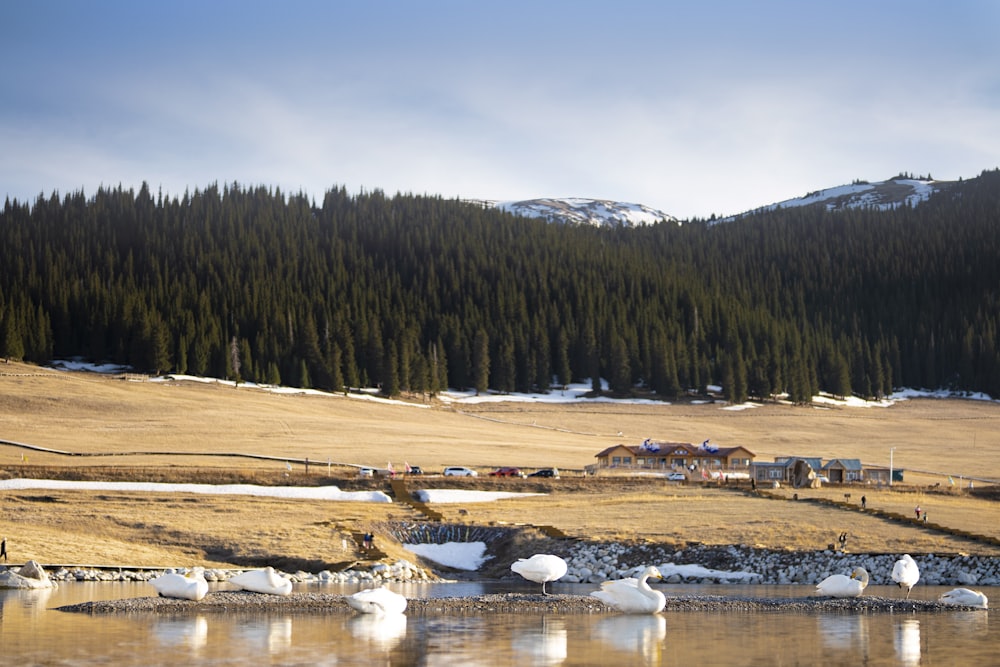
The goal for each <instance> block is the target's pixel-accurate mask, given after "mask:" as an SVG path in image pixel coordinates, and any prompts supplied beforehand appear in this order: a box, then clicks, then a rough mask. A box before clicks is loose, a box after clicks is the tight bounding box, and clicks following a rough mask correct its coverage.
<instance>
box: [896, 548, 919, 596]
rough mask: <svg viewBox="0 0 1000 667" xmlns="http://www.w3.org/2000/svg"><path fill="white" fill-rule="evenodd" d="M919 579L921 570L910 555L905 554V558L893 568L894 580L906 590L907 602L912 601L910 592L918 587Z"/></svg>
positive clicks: (898, 561)
mask: <svg viewBox="0 0 1000 667" xmlns="http://www.w3.org/2000/svg"><path fill="white" fill-rule="evenodd" d="M919 579H920V568H918V567H917V562H916V561H915V560H913V558H911V557H910V554H903V557H902V558H900V559H899V560H897V561H896V563H895V564H894V565H893V566H892V580H893V581H895V582H896V583H897V584H899V587H900V588H905V589H906V599H907V600H909V599H910V590H911V589H912V588H913V587H914V586H916V585H917V581H918V580H919Z"/></svg>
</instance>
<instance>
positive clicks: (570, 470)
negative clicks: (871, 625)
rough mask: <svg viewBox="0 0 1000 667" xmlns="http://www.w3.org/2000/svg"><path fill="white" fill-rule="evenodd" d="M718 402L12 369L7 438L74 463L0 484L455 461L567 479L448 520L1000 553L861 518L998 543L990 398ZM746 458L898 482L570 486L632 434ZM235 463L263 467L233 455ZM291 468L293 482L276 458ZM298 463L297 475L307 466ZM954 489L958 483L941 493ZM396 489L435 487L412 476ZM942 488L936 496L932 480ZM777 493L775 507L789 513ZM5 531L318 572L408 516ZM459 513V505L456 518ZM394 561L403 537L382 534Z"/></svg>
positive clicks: (263, 478) (215, 508)
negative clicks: (438, 395)
mask: <svg viewBox="0 0 1000 667" xmlns="http://www.w3.org/2000/svg"><path fill="white" fill-rule="evenodd" d="M724 407H725V406H722V405H720V404H688V403H683V404H677V405H630V404H614V403H582V402H578V403H573V404H552V403H543V402H532V403H511V402H501V403H479V404H449V403H443V402H440V401H433V402H431V401H428V402H417V401H413V402H409V403H404V402H380V401H370V400H362V399H359V398H353V397H345V396H328V395H327V396H317V395H307V394H278V393H272V392H267V391H263V390H260V389H255V388H248V387H240V388H238V389H235V388H233V387H232V386H227V385H222V384H216V383H198V382H176V381H165V382H128V381H123V380H117V379H113V378H111V377H107V376H99V375H95V374H90V373H70V372H61V371H59V372H57V371H51V370H46V369H40V368H36V367H33V366H28V365H22V364H16V363H11V364H5V365H2V366H0V439H2V440H5V441H9V442H15V443H25V444H30V445H34V446H37V447H42V448H49V449H53V450H61V451H65V452H72V453H73V454H76V455H74V456H67V455H63V454H57V453H48V452H41V451H35V450H28V449H24V448H21V447H17V446H12V445H0V477H5V478H11V477H21V476H44V475H46V474H52V471H58V472H60V473H61V474H75V475H79V476H84V477H90V478H102V479H111V478H114V479H132V478H137V479H138V478H141V479H158V480H162V481H170V480H186V481H187V480H197V481H231V480H232V479H234V478H238V479H239V480H241V481H249V482H253V483H258V484H285V483H311V484H316V483H336V484H338V485H339V486H342V488H344V489H345V490H350V489H351V488H354V487H357V488H362V487H365V486H369V487H370V488H381V489H383V490H386V491H388V490H389V488H388V484H387V483H386V482H385V481H383V480H374V481H360V480H356V479H355V478H354V477H353V476H352V473H353V469H352V468H349V467H346V466H344V465H342V464H358V465H370V466H377V467H384V466H385V465H386V464H387V462H389V461H392V462H393V464H395V465H396V466H397V467H400V466H402V464H403V462H404V461H405V462H409V463H411V464H419V465H421V466H422V467H423V468H424V470H425V471H426V472H439V471H440V469H441V468H442V467H443V466H446V465H468V466H472V467H476V468H478V469H479V470H480V472H481V474H485V473H486V472H487V471H488V470H490V469H491V468H493V467H496V466H501V465H517V466H521V467H522V468H524V469H527V470H530V469H533V468H536V467H545V466H556V467H559V468H560V469H561V470H562V471H563V472H564V475H563V479H561V480H554V481H552V482H551V483H542V482H536V481H531V480H518V479H510V480H486V479H482V478H480V479H479V480H478V481H476V482H472V481H470V480H458V479H451V478H450V479H449V480H447V485H448V486H458V487H462V486H467V485H470V484H475V485H477V486H478V487H484V486H489V487H491V488H509V489H511V490H525V491H542V492H544V493H545V495H542V496H531V497H524V498H518V499H511V500H502V501H497V502H491V503H476V504H468V505H464V506H439V507H438V509H440V510H441V511H442V512H443V513H444V514H445V517H446V519H447V520H454V521H456V522H475V523H484V524H485V523H527V524H535V525H551V526H555V527H556V528H558V529H560V530H562V531H563V532H565V533H567V534H569V535H572V536H578V537H592V538H596V539H624V540H652V541H658V542H668V543H674V544H684V543H687V542H703V543H707V544H729V543H742V544H750V545H759V546H766V547H772V548H795V549H822V548H825V547H826V545H827V544H829V543H831V542H833V541H834V540H835V538H836V536H837V535H838V534H839V533H840V532H841V531H847V532H848V533H849V535H850V539H849V543H848V547H849V548H850V549H851V550H853V551H871V552H896V551H902V550H903V549H906V550H909V551H911V552H958V551H964V552H969V553H989V554H998V555H1000V549H998V548H997V547H995V546H992V545H991V544H989V543H984V542H976V541H970V540H966V539H962V538H958V537H954V536H951V535H949V534H947V533H946V532H943V531H937V530H929V529H926V528H923V527H921V526H919V525H915V524H911V523H909V522H898V521H886V520H885V519H883V518H879V517H877V516H874V515H872V513H862V512H860V511H858V510H857V509H856V508H853V509H852V508H841V507H836V506H832V505H822V504H818V503H814V502H803V501H807V500H812V499H814V498H815V499H819V498H827V499H830V500H844V498H843V495H844V493H847V492H849V493H852V503H853V504H855V505H856V504H857V501H858V499H859V498H860V496H861V495H862V493H865V494H867V498H868V506H869V508H873V509H874V508H882V509H886V510H891V511H895V512H898V513H900V514H903V515H909V514H911V513H912V510H913V507H914V506H915V505H916V504H920V505H921V506H922V507H923V508H925V509H926V510H927V511H928V512H930V517H931V522H933V523H938V524H941V525H945V526H949V527H954V528H959V529H965V530H972V531H973V532H978V533H980V534H984V533H985V534H988V535H991V536H993V537H996V538H1000V521H998V520H997V519H998V518H1000V506H998V504H997V503H996V501H993V500H987V499H983V498H979V497H971V496H970V495H969V494H968V493H967V492H966V489H964V487H965V486H966V485H967V484H968V480H969V479H976V480H979V481H977V482H976V485H977V487H979V488H982V487H984V486H986V485H987V482H986V481H985V480H997V479H1000V406H998V405H997V404H994V403H986V402H979V401H963V400H930V399H925V400H910V401H903V402H900V403H898V404H896V405H894V406H892V407H888V408H854V407H851V408H848V407H793V406H786V405H767V406H762V407H757V408H754V409H746V410H728V409H724ZM647 437H651V438H653V439H655V440H668V441H682V442H701V441H703V440H705V439H706V438H710V439H711V440H712V441H713V442H715V443H716V444H718V445H720V446H730V445H744V446H746V447H747V448H749V449H750V450H751V451H753V452H754V453H755V454H756V456H757V458H758V459H759V460H771V459H773V458H774V457H775V456H781V455H790V454H794V455H803V456H821V457H823V458H830V457H850V458H860V459H862V460H863V461H865V462H866V463H871V464H881V465H888V463H889V450H890V448H895V450H894V464H895V466H896V467H897V468H902V469H904V470H906V473H905V483H904V484H897V485H895V486H894V487H893V489H892V490H888V489H883V490H876V489H873V488H861V487H855V488H840V487H826V488H823V489H817V490H799V491H798V493H799V496H800V500H799V501H794V500H791V494H792V493H793V491H792V490H787V489H781V490H779V491H778V492H777V493H776V494H775V497H773V498H772V497H759V496H752V495H750V494H747V493H744V492H742V491H736V490H734V489H731V488H730V489H726V488H717V487H708V488H701V486H700V485H692V486H684V485H677V484H669V483H666V482H664V481H662V480H659V479H639V480H636V479H631V480H611V479H606V478H605V477H604V476H602V475H599V476H597V477H586V478H585V477H583V476H582V475H581V472H580V471H582V469H583V468H584V467H585V466H587V465H590V464H592V463H594V462H595V459H594V455H595V454H596V453H597V452H599V451H600V450H602V449H604V448H605V447H608V446H610V445H614V444H617V443H626V444H635V443H638V442H641V441H642V440H643V439H644V438H647ZM234 453H245V454H251V455H257V456H262V457H274V459H267V458H262V459H256V458H244V457H234V456H231V454H234ZM286 459H287V460H291V461H294V462H295V463H294V464H293V465H292V471H291V472H290V473H289V471H288V470H287V469H286V464H285V460H286ZM305 459H309V461H310V462H312V464H313V465H311V466H310V470H309V473H308V475H307V474H306V471H305V468H304V465H302V464H301V463H300V462H301V461H304V460H305ZM948 475H951V476H952V477H953V478H954V479H955V480H956V481H960V483H959V486H960V487H963V488H959V489H956V488H954V487H949V486H948V482H947V479H948ZM409 484H410V488H411V489H415V488H420V485H421V484H426V485H436V486H441V485H444V484H445V480H444V479H443V478H440V477H435V476H425V477H424V478H415V477H411V478H410V480H409ZM934 484H939V485H940V486H938V487H937V488H929V487H931V486H932V485H934ZM782 496H784V498H786V499H782ZM0 503H2V508H3V513H2V515H0V533H2V534H4V535H6V536H7V538H8V546H9V550H10V551H11V558H12V559H13V560H14V561H17V562H20V561H21V560H25V559H28V558H35V559H37V560H39V561H41V562H43V563H95V564H123V565H147V566H153V565H179V564H196V563H200V564H206V565H213V564H225V563H236V564H242V565H255V564H263V563H271V564H275V565H277V566H280V565H281V564H282V563H289V564H291V563H298V564H300V565H303V566H309V567H313V566H317V567H318V566H320V565H322V564H333V563H339V562H345V561H350V560H353V559H354V558H358V557H360V554H359V553H358V551H357V550H356V548H355V545H354V543H353V540H352V539H350V538H351V533H352V532H355V531H364V530H366V529H368V528H369V527H371V526H378V525H381V524H382V523H383V522H385V521H392V520H402V519H407V520H419V518H420V517H419V515H418V514H417V513H416V511H415V510H413V509H412V508H409V507H407V506H406V505H404V504H402V503H392V504H384V505H379V504H373V503H353V502H352V503H341V502H314V501H299V500H295V501H291V500H284V499H262V498H247V497H216V496H211V497H204V496H199V497H194V496H186V495H183V494H122V493H100V492H83V491H58V492H53V491H16V492H14V491H8V492H3V493H2V494H0ZM459 510H462V511H461V512H460V511H459ZM381 545H382V546H383V547H386V548H387V550H389V551H390V552H393V554H394V555H405V552H403V551H402V550H401V549H398V547H397V546H396V545H390V544H387V541H385V540H383V541H382V542H381Z"/></svg>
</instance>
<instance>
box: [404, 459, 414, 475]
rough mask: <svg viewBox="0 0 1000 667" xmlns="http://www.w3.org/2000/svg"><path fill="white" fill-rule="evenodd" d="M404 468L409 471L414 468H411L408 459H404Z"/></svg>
mask: <svg viewBox="0 0 1000 667" xmlns="http://www.w3.org/2000/svg"><path fill="white" fill-rule="evenodd" d="M403 470H405V471H406V472H407V473H411V472H413V468H411V467H410V464H409V463H407V462H406V461H403Z"/></svg>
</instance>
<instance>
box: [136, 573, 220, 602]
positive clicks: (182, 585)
mask: <svg viewBox="0 0 1000 667" xmlns="http://www.w3.org/2000/svg"><path fill="white" fill-rule="evenodd" d="M149 583H150V584H152V586H153V588H155V589H156V592H157V593H158V594H159V595H160V596H161V597H165V598H180V599H182V600H200V599H202V598H203V597H205V596H206V595H208V582H207V581H205V573H204V571H203V570H202V569H201V568H200V567H196V568H194V570H192V572H191V574H190V575H188V576H184V575H183V574H178V573H176V572H167V573H166V574H161V575H160V576H158V577H157V578H156V579H151V580H150V582H149Z"/></svg>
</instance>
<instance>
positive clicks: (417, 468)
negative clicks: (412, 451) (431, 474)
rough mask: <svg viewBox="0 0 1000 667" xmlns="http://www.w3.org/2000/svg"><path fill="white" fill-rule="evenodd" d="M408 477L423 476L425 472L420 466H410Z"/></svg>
mask: <svg viewBox="0 0 1000 667" xmlns="http://www.w3.org/2000/svg"><path fill="white" fill-rule="evenodd" d="M406 472H407V474H408V475H423V474H424V471H423V470H421V469H420V466H410V469H409V470H407V471H406Z"/></svg>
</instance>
